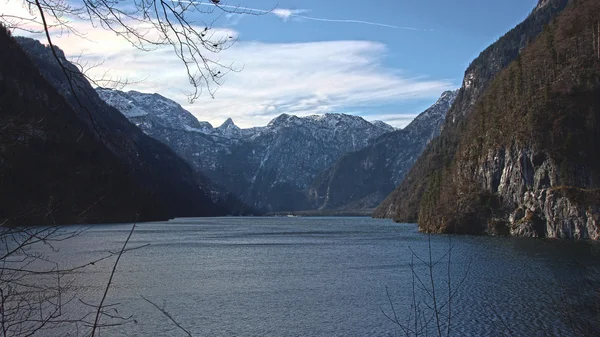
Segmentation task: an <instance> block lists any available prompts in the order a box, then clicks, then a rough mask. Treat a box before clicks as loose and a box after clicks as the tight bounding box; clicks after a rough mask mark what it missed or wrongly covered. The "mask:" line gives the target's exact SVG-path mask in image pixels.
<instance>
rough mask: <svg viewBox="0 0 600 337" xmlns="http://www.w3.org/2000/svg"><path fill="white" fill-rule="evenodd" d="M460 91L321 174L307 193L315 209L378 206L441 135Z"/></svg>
mask: <svg viewBox="0 0 600 337" xmlns="http://www.w3.org/2000/svg"><path fill="white" fill-rule="evenodd" d="M457 94H458V90H456V91H446V92H444V93H443V94H442V96H441V97H440V98H439V99H438V101H437V102H436V103H435V104H434V105H432V106H431V107H430V108H429V109H427V110H425V111H423V112H422V113H421V114H420V115H419V116H417V117H416V118H415V119H414V120H413V121H412V122H411V123H410V124H409V125H408V126H406V128H404V129H402V130H396V131H394V132H389V133H386V134H384V135H382V136H381V137H379V138H378V139H376V140H375V141H373V142H372V143H371V144H370V145H369V146H367V147H365V148H363V149H361V150H359V151H356V152H352V153H348V154H346V155H344V156H342V157H341V158H340V159H339V160H337V161H336V162H335V163H334V164H333V165H332V166H330V167H329V168H328V169H326V170H325V171H324V172H322V173H321V174H319V175H318V176H317V178H316V179H315V181H314V182H313V183H312V185H311V187H310V189H309V191H308V199H309V200H310V201H311V202H312V203H313V204H312V205H313V208H318V209H344V210H358V209H370V208H374V207H376V206H377V205H378V204H379V203H380V202H381V201H382V200H383V199H385V197H386V196H387V195H388V194H389V193H390V192H391V191H392V190H393V189H394V188H395V187H396V186H397V185H398V184H399V183H400V182H401V181H402V179H404V176H405V175H406V174H407V173H408V171H409V169H410V168H411V167H412V165H413V164H414V162H415V161H416V160H417V158H418V157H419V155H420V154H421V152H423V149H424V148H425V146H426V145H427V144H428V143H429V142H430V141H431V140H432V139H433V138H434V137H436V136H437V135H439V133H440V128H441V126H442V124H443V122H444V119H445V117H446V113H447V112H448V110H449V109H450V106H451V105H452V103H453V102H454V99H455V98H456V95H457Z"/></svg>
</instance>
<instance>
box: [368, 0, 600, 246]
mask: <svg viewBox="0 0 600 337" xmlns="http://www.w3.org/2000/svg"><path fill="white" fill-rule="evenodd" d="M562 5H563V3H562V2H557V1H555V2H553V1H544V2H543V3H540V5H539V6H538V7H537V8H536V9H535V11H534V12H533V13H532V16H533V17H535V16H537V15H539V14H540V13H543V12H544V11H548V10H553V9H560V8H562V7H563V6H562ZM558 12H559V11H556V13H558ZM599 15H600V3H598V2H597V1H593V0H588V1H573V2H570V3H569V5H568V6H567V8H566V9H565V10H564V11H562V12H560V15H558V17H557V18H556V20H553V21H552V22H551V23H550V24H548V25H547V26H545V27H544V29H543V32H542V33H541V35H540V36H539V38H537V39H536V40H535V42H532V43H530V44H528V45H527V47H526V48H524V49H522V50H521V51H520V54H519V56H518V57H516V58H515V60H514V61H513V62H512V63H511V64H510V65H508V66H506V67H504V68H503V69H502V70H501V71H500V72H499V73H498V74H497V76H494V78H493V79H492V80H490V81H489V82H488V84H487V85H485V89H484V90H482V91H481V92H480V93H479V95H477V97H475V98H474V99H472V100H470V102H469V106H470V107H469V108H468V109H466V110H464V112H462V110H460V109H458V108H457V104H456V103H455V106H454V107H453V108H452V109H451V111H454V113H453V114H452V116H451V115H450V113H449V118H448V119H447V121H446V124H445V127H444V131H443V132H442V135H441V136H440V138H439V141H437V142H435V143H436V144H433V146H430V147H429V148H428V149H427V150H426V152H425V153H426V155H425V156H423V157H422V158H420V159H419V162H420V164H419V162H418V166H415V170H416V169H421V170H423V171H421V172H419V171H415V172H414V173H413V172H411V175H410V176H409V177H408V178H407V179H406V180H405V182H404V183H403V184H402V185H401V186H400V187H399V188H398V189H397V190H396V192H395V193H394V194H393V195H391V196H390V197H389V198H388V199H387V200H386V202H384V203H383V204H382V205H381V206H380V208H379V209H378V212H377V215H380V216H393V217H395V218H396V220H398V221H404V220H407V219H414V218H415V217H416V216H417V214H418V221H419V226H420V228H421V230H424V231H429V232H456V233H488V234H511V235H518V236H537V237H556V238H592V239H599V238H600V236H599V230H598V225H597V221H598V218H599V210H600V193H599V191H598V187H599V186H598V184H599V182H600V156H599V154H598V151H597V149H598V148H599V146H600V131H599V130H598V127H597V124H596V123H597V120H598V118H600V41H598V40H597V39H598V36H599V34H600V26H599V22H598V17H599ZM528 20H530V19H528ZM471 77H472V76H470V73H469V72H467V76H466V78H465V80H466V83H465V86H464V87H463V91H467V90H468V89H469V88H468V87H469V82H468V80H469V78H471ZM459 99H460V95H459ZM457 101H458V99H457ZM458 107H460V106H458ZM455 116H456V117H457V118H453V117H455ZM460 116H462V117H460ZM419 179H420V182H419V181H417V180H419ZM402 198H409V199H411V203H409V202H401V201H400V200H402Z"/></svg>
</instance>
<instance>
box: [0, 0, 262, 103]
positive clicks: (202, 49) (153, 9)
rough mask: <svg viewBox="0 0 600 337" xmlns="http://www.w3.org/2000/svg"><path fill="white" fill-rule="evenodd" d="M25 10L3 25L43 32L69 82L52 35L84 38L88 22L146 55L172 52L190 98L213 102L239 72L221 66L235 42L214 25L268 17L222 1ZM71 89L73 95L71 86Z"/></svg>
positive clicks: (138, 0)
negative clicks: (82, 26) (230, 18)
mask: <svg viewBox="0 0 600 337" xmlns="http://www.w3.org/2000/svg"><path fill="white" fill-rule="evenodd" d="M17 1H18V2H19V3H21V0H8V3H9V4H11V3H16V2H17ZM22 5H23V7H24V8H26V9H27V11H28V12H29V16H22V15H12V14H0V23H2V24H3V25H4V26H6V27H8V28H9V29H11V30H23V31H28V32H34V33H43V34H44V35H45V37H46V40H47V43H48V45H49V46H50V47H51V48H52V51H53V53H54V57H55V58H56V60H57V61H58V62H59V64H60V65H61V67H62V69H63V72H64V73H65V75H66V76H67V78H68V79H69V82H70V83H71V82H72V80H71V78H72V77H73V74H72V71H71V70H69V69H68V67H66V66H65V65H64V61H62V60H61V59H60V57H59V56H58V53H57V49H56V48H55V46H54V44H53V42H52V35H53V33H54V32H57V33H63V32H67V33H71V34H75V35H77V36H79V37H81V38H85V36H83V34H82V33H81V32H79V31H78V30H77V29H76V28H75V26H74V24H73V22H74V21H76V20H80V21H87V22H89V23H91V24H92V25H93V26H94V27H97V28H98V29H105V30H108V31H111V32H114V33H115V34H116V35H117V36H119V37H120V38H122V39H124V40H126V41H127V42H129V43H130V44H131V45H132V46H134V47H135V48H138V49H140V50H143V51H148V52H150V51H153V50H156V49H157V48H158V47H161V46H170V47H172V48H173V53H175V55H177V57H178V58H179V59H180V60H181V62H182V64H183V66H184V67H185V69H186V72H187V76H188V80H189V82H190V85H191V86H192V88H193V90H192V91H191V92H190V93H189V94H188V99H189V101H190V102H193V101H194V100H196V99H197V98H198V97H199V96H200V95H201V94H202V93H203V92H204V91H205V90H206V92H208V94H209V95H211V96H212V97H214V94H215V92H216V89H217V87H218V86H220V85H221V84H222V83H223V77H224V76H225V75H226V74H227V73H228V72H231V71H238V69H235V68H234V67H233V64H224V63H221V62H220V61H219V60H218V59H216V57H215V55H216V54H218V53H220V52H221V51H223V50H226V49H228V48H230V47H231V46H232V45H233V44H234V43H235V41H236V40H237V39H236V38H235V37H234V36H231V35H223V34H219V33H218V32H216V31H215V30H214V29H213V25H214V23H215V21H216V20H217V19H218V18H219V17H220V16H221V15H222V14H223V13H229V14H238V15H241V14H245V15H263V14H266V13H268V12H269V11H263V10H256V9H250V8H245V7H240V6H232V5H226V4H224V3H222V2H221V1H220V0H209V1H203V0H198V1H195V0H132V1H121V0H82V1H81V2H77V3H74V2H69V1H67V0H23V2H22ZM203 19H207V21H204V20H203ZM208 19H210V21H208ZM198 20H199V21H198ZM94 66H95V65H94ZM92 67H93V66H92ZM84 68H85V65H80V71H81V72H84V70H85V69H84ZM87 79H88V80H89V81H90V82H93V83H95V84H97V85H99V86H106V84H110V85H124V84H127V83H126V82H123V81H120V80H113V79H110V78H104V77H103V78H101V79H92V78H89V77H88V78H87ZM71 87H72V88H71V89H72V90H73V91H74V90H75V88H74V85H73V83H71Z"/></svg>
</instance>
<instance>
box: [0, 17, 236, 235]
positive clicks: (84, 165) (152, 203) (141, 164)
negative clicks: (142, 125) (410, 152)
mask: <svg viewBox="0 0 600 337" xmlns="http://www.w3.org/2000/svg"><path fill="white" fill-rule="evenodd" d="M17 40H18V42H17ZM0 49H2V51H3V52H2V53H0V58H1V61H0V110H1V111H2V114H1V115H0V118H1V119H2V123H1V124H2V125H3V131H2V136H0V154H1V155H0V181H1V182H2V183H1V185H2V188H1V189H0V204H1V205H2V206H0V221H2V223H3V224H5V225H29V224H37V225H47V224H64V223H96V222H129V221H150V220H164V219H168V218H172V217H177V216H207V215H224V214H227V213H229V209H228V206H227V205H226V204H225V203H224V202H223V200H222V199H221V196H220V195H218V193H217V194H215V193H214V192H215V191H214V190H212V189H210V185H209V184H208V181H207V179H206V178H204V177H201V176H199V175H197V174H195V173H194V172H193V171H192V170H191V168H190V167H189V166H188V165H187V164H186V163H185V162H184V161H183V160H182V159H181V158H179V157H178V156H177V155H175V154H174V153H173V152H172V151H171V150H170V149H169V148H168V147H166V146H164V145H163V144H161V143H160V142H157V141H156V140H154V139H152V138H150V137H148V136H146V135H144V134H143V133H142V132H141V131H140V130H139V129H138V128H137V127H135V125H133V124H131V123H130V122H129V121H127V119H126V118H124V117H123V115H122V114H121V113H120V112H118V111H117V110H115V109H113V108H111V107H109V106H108V105H106V104H105V103H104V102H103V101H102V100H101V99H100V98H99V97H98V96H97V95H96V93H95V91H94V90H93V88H91V86H90V85H89V83H88V82H87V81H86V80H85V79H84V78H83V76H82V75H81V74H80V73H79V72H78V71H77V68H76V67H75V66H73V65H72V64H70V63H68V62H67V61H66V60H65V59H64V55H63V54H62V52H61V51H60V50H58V54H59V56H60V57H61V58H62V63H63V64H64V65H65V66H66V67H67V68H68V69H69V70H70V71H71V72H70V73H71V75H72V76H71V81H72V83H73V86H74V88H75V93H76V94H77V96H74V95H73V91H72V90H70V86H69V84H68V82H67V80H66V77H65V75H64V73H63V72H62V70H61V69H60V68H59V65H58V62H57V61H56V59H54V57H53V56H52V55H51V51H50V49H49V48H48V47H45V46H43V45H41V44H40V43H39V42H38V41H35V40H31V39H26V38H18V39H13V38H11V37H10V35H9V33H8V32H7V31H5V30H4V29H3V28H0Z"/></svg>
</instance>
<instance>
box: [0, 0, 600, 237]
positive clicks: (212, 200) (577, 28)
mask: <svg viewBox="0 0 600 337" xmlns="http://www.w3.org/2000/svg"><path fill="white" fill-rule="evenodd" d="M598 17H600V4H599V3H598V2H597V1H594V0H578V1H574V0H572V1H569V0H540V1H539V2H538V4H537V6H536V7H535V8H534V9H533V10H532V12H531V13H530V14H529V15H528V16H527V18H526V19H525V20H524V21H523V22H521V23H520V24H518V25H517V26H516V27H515V28H513V29H512V30H510V31H509V32H507V33H506V34H505V35H504V36H502V37H501V38H499V39H498V40H497V41H496V42H494V43H493V44H491V45H490V46H489V47H488V48H486V49H485V50H484V51H482V52H481V54H480V55H479V56H478V57H477V58H476V59H475V60H473V61H472V62H471V64H470V65H469V66H468V68H467V70H466V71H465V75H464V79H463V82H462V86H461V88H459V89H457V90H454V91H445V92H441V93H440V96H439V98H438V99H437V101H432V102H431V104H432V105H431V106H430V107H429V108H428V109H426V110H425V111H423V112H422V113H420V114H419V115H418V116H416V118H414V120H413V121H412V122H411V123H410V124H409V125H407V126H406V127H404V128H402V129H396V128H394V127H392V126H390V125H388V124H386V123H384V122H382V121H368V120H365V119H364V118H362V117H359V116H354V115H349V114H343V113H326V114H321V115H309V116H304V115H303V116H296V115H293V114H285V113H284V114H281V115H279V116H278V117H276V118H274V119H272V120H271V121H270V122H269V123H268V124H267V125H264V126H260V127H253V128H245V129H242V128H239V127H238V126H237V125H236V124H235V122H234V121H233V120H232V119H231V118H229V119H227V120H226V121H225V122H224V123H223V124H222V125H219V126H214V125H211V124H210V123H208V122H205V121H201V120H199V119H198V118H196V117H195V116H194V115H192V114H191V113H190V112H189V111H186V110H185V109H184V108H182V106H181V105H179V104H178V103H176V102H175V101H173V100H171V99H169V98H168V97H164V96H162V95H161V94H160V93H142V92H138V91H120V90H114V89H107V88H93V86H92V85H91V84H90V83H89V82H88V81H87V79H86V77H85V75H84V74H82V73H81V72H80V69H79V68H78V67H77V66H76V65H74V64H71V63H70V62H69V61H68V60H67V59H66V57H65V55H64V53H63V52H62V51H61V50H60V49H59V48H58V47H56V51H57V56H56V57H54V54H53V53H52V50H51V48H50V47H49V46H46V45H43V44H41V43H40V42H38V41H37V40H33V39H30V38H24V37H16V38H15V37H13V36H12V35H11V33H10V32H9V31H8V30H7V29H6V28H2V29H0V33H1V35H0V46H1V47H2V48H1V49H2V50H3V52H2V54H1V55H0V56H1V57H2V62H3V63H2V67H1V68H0V89H1V91H0V108H1V110H2V115H1V116H0V118H2V125H4V129H3V134H2V142H3V143H2V144H1V146H0V154H1V156H0V168H1V170H0V178H1V179H2V183H3V185H2V192H1V193H0V201H1V202H2V204H3V207H2V209H1V210H0V218H2V219H4V220H3V221H4V223H6V224H11V225H21V224H33V223H35V224H50V223H95V222H120V221H133V220H135V219H138V220H144V221H145V220H147V221H150V220H158V219H169V218H174V217H183V216H214V215H241V214H288V213H298V214H338V215H339V214H362V215H370V214H373V215H374V216H375V217H383V218H393V219H394V220H396V221H399V222H417V223H418V224H419V228H420V230H421V231H424V232H431V233H467V234H488V235H513V236H532V237H552V238H577V239H600V227H599V224H598V221H599V220H600V193H599V192H598V191H599V190H600V186H599V184H600V157H598V156H599V153H600V152H599V151H598V149H600V133H599V132H600V131H599V130H600V128H599V127H598V122H597V121H598V120H599V119H600V91H599V90H600V25H599V24H598V22H599V21H598ZM4 51H6V52H4ZM8 64H10V65H11V66H5V65H8ZM65 69H66V70H65ZM65 71H67V73H68V74H70V75H69V76H67V77H65V76H64V73H65ZM50 116H51V118H50ZM39 167H44V170H43V173H40V172H38V170H37V168H39ZM84 194H85V196H84ZM32 196H33V197H32ZM108 210H110V212H109V211H108Z"/></svg>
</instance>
